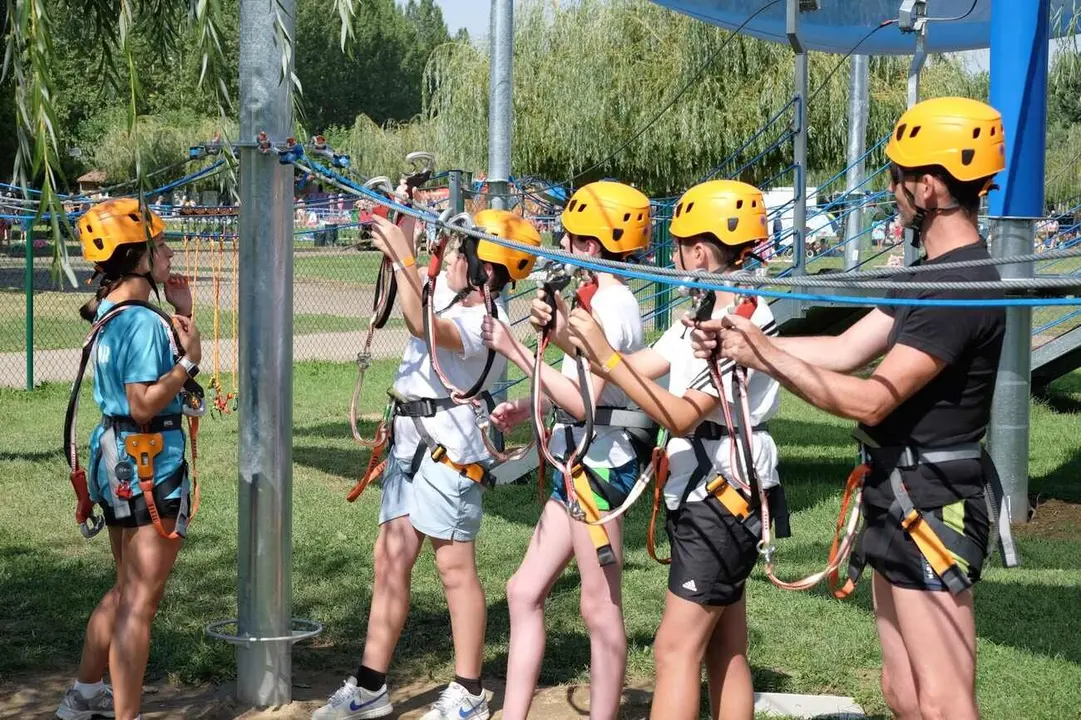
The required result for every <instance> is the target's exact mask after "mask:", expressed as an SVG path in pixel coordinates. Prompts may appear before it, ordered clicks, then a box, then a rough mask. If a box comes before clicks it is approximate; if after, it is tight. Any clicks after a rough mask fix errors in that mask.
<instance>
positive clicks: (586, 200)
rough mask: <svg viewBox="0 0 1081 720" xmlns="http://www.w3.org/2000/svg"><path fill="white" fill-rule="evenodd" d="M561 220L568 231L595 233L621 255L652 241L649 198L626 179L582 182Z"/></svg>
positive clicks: (588, 234) (584, 233)
mask: <svg viewBox="0 0 1081 720" xmlns="http://www.w3.org/2000/svg"><path fill="white" fill-rule="evenodd" d="M560 221H561V222H562V223H563V229H565V230H566V231H567V232H572V233H574V234H575V235H584V236H587V237H595V238H597V240H599V241H600V243H601V245H603V246H604V248H605V249H606V250H608V251H610V252H613V253H617V254H619V255H624V254H626V253H630V252H634V251H635V250H641V249H643V248H645V247H646V246H647V245H649V225H650V216H649V198H648V197H646V196H645V195H644V194H643V193H642V192H640V191H639V190H635V189H634V188H632V187H631V186H630V185H624V184H623V183H617V182H610V181H604V180H602V181H600V182H593V183H589V184H588V185H583V186H582V187H581V188H579V189H578V191H577V192H576V193H574V195H572V196H571V199H570V200H569V201H568V202H567V206H566V208H564V209H563V214H562V215H561V217H560Z"/></svg>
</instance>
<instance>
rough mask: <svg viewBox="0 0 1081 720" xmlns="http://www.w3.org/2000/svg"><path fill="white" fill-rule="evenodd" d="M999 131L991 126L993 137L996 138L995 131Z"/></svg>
mask: <svg viewBox="0 0 1081 720" xmlns="http://www.w3.org/2000/svg"><path fill="white" fill-rule="evenodd" d="M997 129H998V128H996V127H995V126H993V125H992V126H991V137H994V136H995V131H996V130H997Z"/></svg>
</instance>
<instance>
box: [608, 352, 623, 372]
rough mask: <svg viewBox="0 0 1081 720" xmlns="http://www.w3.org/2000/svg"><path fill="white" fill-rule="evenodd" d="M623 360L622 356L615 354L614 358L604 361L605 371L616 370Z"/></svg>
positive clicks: (613, 354)
mask: <svg viewBox="0 0 1081 720" xmlns="http://www.w3.org/2000/svg"><path fill="white" fill-rule="evenodd" d="M622 359H623V356H622V355H620V354H619V353H618V352H613V353H612V356H611V357H609V358H608V359H607V360H605V361H604V369H605V371H606V372H611V371H612V368H614V367H615V366H616V365H619V363H620V361H621V360H622Z"/></svg>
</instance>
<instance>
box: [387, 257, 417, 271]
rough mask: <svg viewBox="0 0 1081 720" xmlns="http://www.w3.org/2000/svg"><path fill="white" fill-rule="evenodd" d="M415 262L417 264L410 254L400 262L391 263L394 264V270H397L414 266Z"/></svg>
mask: <svg viewBox="0 0 1081 720" xmlns="http://www.w3.org/2000/svg"><path fill="white" fill-rule="evenodd" d="M416 264H417V259H416V258H415V257H413V256H412V255H410V256H409V257H407V258H406V259H405V260H402V261H401V262H394V263H392V265H393V266H394V272H398V271H399V270H405V269H406V268H411V267H414V266H416Z"/></svg>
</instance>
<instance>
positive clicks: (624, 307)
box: [485, 182, 650, 720]
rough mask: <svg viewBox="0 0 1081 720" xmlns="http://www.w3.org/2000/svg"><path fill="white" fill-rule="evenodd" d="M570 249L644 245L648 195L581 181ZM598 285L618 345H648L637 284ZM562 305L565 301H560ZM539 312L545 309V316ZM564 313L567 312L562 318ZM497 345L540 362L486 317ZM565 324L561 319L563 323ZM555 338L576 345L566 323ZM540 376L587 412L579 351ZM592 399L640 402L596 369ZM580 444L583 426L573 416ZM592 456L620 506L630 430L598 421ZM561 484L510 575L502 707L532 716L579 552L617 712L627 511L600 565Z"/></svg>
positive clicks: (600, 711)
mask: <svg viewBox="0 0 1081 720" xmlns="http://www.w3.org/2000/svg"><path fill="white" fill-rule="evenodd" d="M561 219H562V223H563V227H564V229H565V230H566V233H565V235H564V237H563V241H562V246H563V249H564V250H568V251H570V252H574V253H579V254H582V255H587V256H589V257H593V258H602V257H604V258H618V259H623V258H626V257H627V256H629V255H631V254H633V253H636V252H639V251H641V250H643V249H645V248H646V246H647V245H648V244H649V236H650V232H649V231H650V208H649V198H647V197H646V196H645V195H644V194H642V193H641V192H639V191H638V190H635V189H634V188H632V187H629V186H627V185H623V184H621V183H614V182H597V183H591V184H589V185H585V186H584V187H582V188H581V189H579V190H578V191H577V192H576V193H575V194H574V195H573V196H572V197H571V199H570V200H569V201H568V202H567V206H566V208H565V209H564V211H563V214H562V217H561ZM596 282H597V285H598V287H597V290H596V292H595V294H594V295H593V298H592V301H591V303H590V304H591V307H592V310H593V315H594V317H595V318H597V320H598V322H599V323H600V324H601V326H603V332H604V335H605V336H606V337H607V339H608V342H609V343H611V344H612V345H613V346H614V347H619V348H623V349H624V352H634V351H636V350H638V349H640V348H642V347H643V340H642V320H641V312H640V311H639V309H638V302H637V300H636V299H635V297H634V293H633V292H631V290H630V288H628V287H627V285H626V283H625V282H624V281H623V280H622V279H620V278H618V277H616V276H614V275H610V274H605V273H602V274H598V275H597V276H596ZM543 298H544V293H543V291H539V292H538V298H537V299H535V300H534V301H533V308H534V314H533V317H532V318H531V319H532V320H533V322H534V327H538V328H539V327H543V326H544V325H545V324H546V323H547V321H548V318H550V317H551V316H550V314H548V313H549V311H550V309H549V306H548V304H547V302H546V301H545V300H544V299H543ZM559 307H560V308H563V309H562V312H563V313H564V314H565V312H566V309H565V307H563V305H562V303H560V304H559ZM538 313H541V314H543V315H544V317H543V319H542V318H541V316H540V315H538ZM564 320H565V318H564ZM486 322H487V326H488V328H489V330H488V331H487V332H486V333H485V337H486V340H487V342H488V343H489V345H490V346H491V347H493V348H495V349H496V350H498V351H499V352H500V353H501V354H504V355H506V356H507V357H508V358H510V360H511V361H512V362H514V363H516V364H517V365H518V366H519V367H521V368H522V370H523V371H524V372H526V373H531V372H532V370H533V353H532V352H530V351H529V350H528V349H526V348H525V346H523V345H522V344H521V343H520V342H518V341H517V340H516V339H514V337H513V336H512V335H511V334H510V333H509V332H508V331H507V329H506V327H505V326H503V325H502V324H501V323H496V322H492V321H490V320H489V321H486ZM563 324H565V322H564V323H561V325H563ZM552 339H553V341H554V342H555V343H556V344H557V345H560V346H562V347H563V348H564V349H567V348H569V347H570V345H569V342H568V340H567V337H566V334H565V333H558V332H557V333H556V334H555V335H554V336H553V338H552ZM541 371H542V376H541V379H542V383H543V386H544V391H545V393H546V395H547V396H548V399H550V400H551V401H552V402H554V403H555V404H556V405H557V406H558V407H560V408H561V409H562V410H563V411H565V412H566V413H569V414H570V415H572V416H574V417H575V418H577V419H578V420H579V421H581V420H582V419H583V418H584V417H585V408H584V406H583V404H582V397H581V394H580V392H579V388H578V372H577V368H576V366H575V361H574V358H573V357H571V356H565V357H564V358H563V366H562V372H556V371H555V369H554V368H551V367H549V366H548V365H543V366H542V368H541ZM593 393H594V397H593V402H594V405H595V406H597V407H612V408H623V409H635V408H634V404H633V403H631V402H629V401H628V400H627V396H626V394H624V392H623V391H622V390H620V389H619V388H618V387H616V386H614V385H612V384H611V383H606V382H605V381H604V379H603V378H602V377H600V376H597V375H594V377H593ZM529 412H530V407H529V398H524V399H522V400H518V401H515V402H512V403H503V404H502V405H500V406H499V407H497V408H496V409H495V411H493V413H492V420H493V422H495V423H496V424H497V426H499V427H501V428H503V429H509V428H510V427H513V426H514V425H517V424H518V423H519V422H521V421H523V420H525V419H526V417H527V416H528V414H529ZM567 427H568V425H565V424H562V423H557V424H556V425H555V427H554V428H553V432H552V438H551V442H550V443H549V448H550V451H551V453H552V454H553V457H555V458H557V459H563V458H565V457H566V453H567V447H566V441H565V429H566V428H567ZM570 427H571V428H572V432H573V443H574V445H575V446H577V445H578V441H579V439H580V438H581V433H582V432H584V429H583V428H581V427H574V426H573V425H571V426H570ZM584 464H585V466H586V467H588V468H589V470H588V471H587V472H589V473H590V475H591V477H592V482H591V483H590V485H591V488H592V490H593V501H594V503H595V504H596V506H597V508H598V509H599V510H600V511H601V512H602V514H603V512H604V511H606V510H608V509H610V508H614V507H617V506H618V505H620V504H621V503H622V502H623V500H624V499H625V498H626V497H627V493H628V492H629V491H630V488H631V487H632V486H633V484H634V481H635V480H636V479H637V477H638V473H639V470H640V467H639V459H638V457H637V453H636V451H635V447H634V444H633V443H632V441H631V438H630V435H629V434H628V432H627V431H626V430H625V429H622V428H619V427H606V426H600V425H598V426H596V427H595V432H594V437H593V440H592V443H591V445H590V448H589V450H588V452H587V453H586V457H585V461H584ZM552 475H553V477H552V483H553V492H552V495H551V497H550V498H549V500H548V502H547V503H545V506H544V509H543V511H542V512H541V517H540V520H539V521H538V523H537V527H536V530H535V531H534V533H533V538H532V540H531V541H530V543H529V548H528V549H527V550H526V556H525V558H524V559H523V560H522V564H521V565H520V566H519V568H518V570H517V571H516V572H515V573H514V576H513V577H512V578H511V579H510V582H509V583H507V604H508V606H509V609H510V650H509V657H508V660H507V688H506V694H505V697H504V700H503V717H504V718H506V719H507V720H524V718H526V716H527V715H528V713H529V708H530V705H531V703H532V700H533V692H534V691H535V689H536V685H537V677H538V675H539V673H540V666H541V660H542V659H543V657H544V640H545V636H544V602H545V599H546V598H547V597H548V593H549V591H550V590H551V588H552V585H553V584H554V583H555V581H556V580H557V579H558V578H559V576H560V574H562V572H563V570H564V569H565V568H566V567H567V565H568V564H569V563H570V561H571V558H574V559H575V560H576V562H577V564H578V571H579V574H580V576H581V595H582V600H581V613H582V619H583V620H584V621H585V625H586V628H587V629H588V630H589V642H590V658H591V664H590V688H589V695H590V715H591V716H592V717H615V716H616V715H617V714H618V712H619V701H620V696H621V694H622V691H623V680H624V675H625V669H626V663H627V639H626V634H625V632H624V628H623V610H622V602H621V594H620V582H621V577H622V568H621V566H622V560H623V548H622V526H621V523H620V521H619V520H615V521H613V522H611V523H608V524H606V525H605V529H606V530H607V539H608V542H609V544H610V545H611V547H612V550H613V552H614V554H615V557H616V562H614V563H612V564H609V565H606V566H604V567H602V566H601V565H600V562H599V560H598V557H597V550H596V548H595V546H594V544H593V542H592V540H591V538H590V534H589V531H588V526H587V525H585V524H584V523H582V522H579V521H577V520H575V519H573V518H571V517H570V515H569V514H568V512H567V505H568V499H567V497H566V483H565V481H564V479H563V477H562V475H561V474H560V473H559V472H553V473H552Z"/></svg>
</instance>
